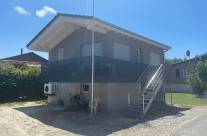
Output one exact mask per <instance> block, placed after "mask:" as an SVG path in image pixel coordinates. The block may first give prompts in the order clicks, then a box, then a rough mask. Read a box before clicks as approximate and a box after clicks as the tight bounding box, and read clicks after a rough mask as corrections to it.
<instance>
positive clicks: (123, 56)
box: [113, 43, 131, 61]
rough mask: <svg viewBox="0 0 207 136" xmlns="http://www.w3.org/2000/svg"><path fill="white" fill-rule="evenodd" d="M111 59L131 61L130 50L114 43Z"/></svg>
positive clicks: (125, 46)
mask: <svg viewBox="0 0 207 136" xmlns="http://www.w3.org/2000/svg"><path fill="white" fill-rule="evenodd" d="M113 58H114V59H120V60H127V61H131V48H130V46H127V45H123V44H119V43H114V45H113Z"/></svg>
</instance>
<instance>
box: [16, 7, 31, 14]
mask: <svg viewBox="0 0 207 136" xmlns="http://www.w3.org/2000/svg"><path fill="white" fill-rule="evenodd" d="M14 9H15V10H16V12H17V13H19V14H21V15H28V14H30V13H29V12H28V11H26V10H25V9H23V8H22V7H20V6H16V7H14Z"/></svg>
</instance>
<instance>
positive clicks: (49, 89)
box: [44, 83, 57, 95]
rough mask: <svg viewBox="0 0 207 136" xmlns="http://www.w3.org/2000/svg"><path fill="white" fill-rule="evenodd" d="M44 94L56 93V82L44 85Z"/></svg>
mask: <svg viewBox="0 0 207 136" xmlns="http://www.w3.org/2000/svg"><path fill="white" fill-rule="evenodd" d="M44 94H45V95H54V94H57V84H56V83H49V84H45V85H44Z"/></svg>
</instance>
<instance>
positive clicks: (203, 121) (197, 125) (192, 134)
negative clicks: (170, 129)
mask: <svg viewBox="0 0 207 136" xmlns="http://www.w3.org/2000/svg"><path fill="white" fill-rule="evenodd" d="M173 136H207V114H205V115H202V116H200V117H198V118H196V119H194V120H192V121H190V122H188V123H186V124H184V125H183V126H181V127H180V128H179V129H178V131H177V132H175V133H174V134H173Z"/></svg>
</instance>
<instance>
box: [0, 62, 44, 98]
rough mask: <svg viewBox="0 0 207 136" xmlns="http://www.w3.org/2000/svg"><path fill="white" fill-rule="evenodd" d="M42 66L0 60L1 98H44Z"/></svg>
mask: <svg viewBox="0 0 207 136" xmlns="http://www.w3.org/2000/svg"><path fill="white" fill-rule="evenodd" d="M43 96H44V94H43V84H42V83H41V68H40V67H29V66H26V65H18V66H17V65H13V64H9V63H6V62H0V100H3V101H5V100H6V101H7V100H13V99H17V98H20V97H22V98H28V99H37V98H42V97H43Z"/></svg>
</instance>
